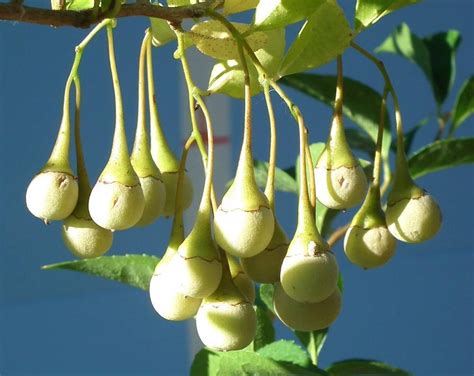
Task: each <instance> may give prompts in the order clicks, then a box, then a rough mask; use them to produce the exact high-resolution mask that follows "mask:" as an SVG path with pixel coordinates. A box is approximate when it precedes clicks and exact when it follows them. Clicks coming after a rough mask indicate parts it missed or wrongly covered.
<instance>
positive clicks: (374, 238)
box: [344, 185, 397, 269]
mask: <svg viewBox="0 0 474 376" xmlns="http://www.w3.org/2000/svg"><path fill="white" fill-rule="evenodd" d="M396 245H397V241H396V240H395V238H394V237H393V236H392V234H391V233H390V231H389V230H388V229H387V224H386V221H385V214H384V212H383V210H382V205H381V202H380V187H379V186H378V185H372V186H371V187H370V189H369V193H368V194H367V197H366V199H365V201H364V204H363V205H362V206H361V208H360V209H359V211H358V212H357V213H356V215H355V216H354V218H353V219H352V222H351V225H350V227H349V229H348V230H347V232H346V235H345V238H344V252H345V253H346V256H347V257H348V258H349V260H350V261H351V262H352V263H353V264H356V265H358V266H360V267H361V268H364V269H368V268H375V267H378V266H382V265H384V264H385V263H387V262H388V261H389V260H390V259H391V258H392V257H393V255H394V254H395V248H396Z"/></svg>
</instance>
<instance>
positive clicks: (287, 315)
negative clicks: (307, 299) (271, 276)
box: [273, 283, 342, 332]
mask: <svg viewBox="0 0 474 376" xmlns="http://www.w3.org/2000/svg"><path fill="white" fill-rule="evenodd" d="M341 305H342V298H341V293H340V292H339V289H338V288H336V289H335V290H334V292H333V293H332V294H331V295H330V296H329V297H328V298H326V299H324V300H323V301H321V302H319V303H300V302H297V301H296V300H293V299H291V298H290V297H289V296H288V295H287V294H286V292H285V290H283V288H282V287H281V285H280V284H279V283H277V284H276V285H275V291H274V293H273V307H274V310H275V313H276V314H277V316H278V318H279V319H280V320H281V321H282V322H283V324H285V325H286V326H288V327H289V328H291V329H293V330H299V331H302V332H311V331H314V330H321V329H324V328H327V327H328V326H330V325H331V324H332V323H333V322H334V321H335V320H336V318H337V316H338V315H339V312H340V311H341Z"/></svg>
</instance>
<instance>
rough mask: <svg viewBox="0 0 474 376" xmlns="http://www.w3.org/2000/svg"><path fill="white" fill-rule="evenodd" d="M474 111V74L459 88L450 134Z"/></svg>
mask: <svg viewBox="0 0 474 376" xmlns="http://www.w3.org/2000/svg"><path fill="white" fill-rule="evenodd" d="M473 113H474V76H471V77H469V79H468V80H466V81H465V82H464V84H463V85H462V87H461V90H459V93H458V96H457V98H456V103H455V104H454V109H453V121H452V124H451V129H450V130H449V134H450V135H452V134H453V133H454V131H455V130H456V129H458V128H459V126H460V125H461V124H462V123H463V122H465V121H466V120H467V119H468V118H469V116H471V115H472V114H473Z"/></svg>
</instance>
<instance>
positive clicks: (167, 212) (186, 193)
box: [162, 170, 194, 217]
mask: <svg viewBox="0 0 474 376" xmlns="http://www.w3.org/2000/svg"><path fill="white" fill-rule="evenodd" d="M162 177H163V182H164V183H165V190H166V201H165V205H164V207H163V213H162V214H163V216H164V217H171V216H173V214H174V206H175V203H176V187H177V182H178V170H175V171H165V170H162ZM182 191H183V194H182V195H181V200H182V205H183V208H184V209H187V208H189V207H190V206H191V204H192V202H193V195H194V189H193V183H192V181H191V179H190V178H189V176H188V175H187V174H186V173H185V174H184V175H183V182H182Z"/></svg>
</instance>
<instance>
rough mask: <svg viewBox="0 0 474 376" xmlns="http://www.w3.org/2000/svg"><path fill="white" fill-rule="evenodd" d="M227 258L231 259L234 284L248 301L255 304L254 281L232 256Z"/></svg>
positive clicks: (230, 265) (230, 264)
mask: <svg viewBox="0 0 474 376" xmlns="http://www.w3.org/2000/svg"><path fill="white" fill-rule="evenodd" d="M227 259H228V260H229V267H230V275H231V277H232V281H233V282H234V285H235V286H236V287H237V288H238V289H239V291H240V292H241V293H242V295H243V296H244V297H245V298H246V299H247V301H248V302H249V303H252V304H253V303H254V302H255V285H254V283H253V282H252V280H251V279H250V278H249V276H248V275H247V274H246V273H245V272H244V270H243V269H242V267H241V266H240V264H239V263H238V262H237V261H236V260H235V259H234V258H233V257H232V256H227Z"/></svg>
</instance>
